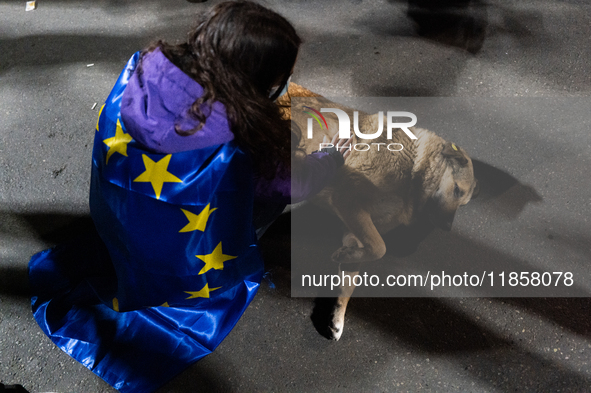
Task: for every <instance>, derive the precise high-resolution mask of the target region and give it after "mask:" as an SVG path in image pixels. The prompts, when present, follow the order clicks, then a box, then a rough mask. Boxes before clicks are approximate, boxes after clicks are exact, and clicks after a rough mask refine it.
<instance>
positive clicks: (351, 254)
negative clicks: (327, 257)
mask: <svg viewBox="0 0 591 393" xmlns="http://www.w3.org/2000/svg"><path fill="white" fill-rule="evenodd" d="M363 255H364V250H363V248H359V247H346V246H343V247H341V248H339V249H338V250H336V251H335V252H334V253H333V254H332V257H331V259H332V260H333V261H334V262H339V263H341V262H356V261H359V260H361V259H362V258H363Z"/></svg>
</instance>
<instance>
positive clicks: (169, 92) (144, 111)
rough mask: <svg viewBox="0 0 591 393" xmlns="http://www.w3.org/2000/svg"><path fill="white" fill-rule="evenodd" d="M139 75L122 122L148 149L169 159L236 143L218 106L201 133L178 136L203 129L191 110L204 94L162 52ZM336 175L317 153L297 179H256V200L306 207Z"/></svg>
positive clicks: (281, 173) (127, 94)
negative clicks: (224, 144)
mask: <svg viewBox="0 0 591 393" xmlns="http://www.w3.org/2000/svg"><path fill="white" fill-rule="evenodd" d="M140 74H141V75H138V73H137V72H135V73H134V74H133V75H132V76H131V78H130V80H129V83H128V85H127V88H126V89H125V91H124V93H123V97H122V100H121V118H122V120H123V124H124V125H125V128H126V130H127V132H128V133H129V134H130V135H131V136H132V137H133V139H135V140H136V141H137V142H139V143H140V144H142V145H143V146H144V147H145V148H147V149H149V150H152V151H154V152H156V153H164V154H170V153H178V152H181V151H187V150H194V149H202V148H205V147H209V146H213V145H219V144H222V143H225V142H229V141H231V140H233V139H234V134H233V133H232V131H231V129H230V125H229V124H228V119H227V117H226V111H225V108H224V105H223V104H221V103H219V102H216V103H214V105H213V107H212V111H211V114H210V116H209V117H208V118H207V121H206V122H205V124H204V126H203V128H202V129H201V130H200V131H198V132H196V133H195V134H193V135H189V136H181V135H179V134H177V133H176V131H175V125H176V124H178V125H179V126H180V127H181V129H185V130H188V129H191V128H194V127H196V126H197V125H198V121H197V120H195V119H194V118H192V117H191V115H190V114H189V113H188V109H189V108H190V107H191V105H192V104H193V102H195V100H197V99H198V98H199V97H200V96H201V95H202V94H203V87H201V85H199V84H198V83H197V82H196V81H195V80H193V79H192V78H191V77H189V76H188V75H187V74H185V73H184V72H183V71H181V70H180V69H179V68H178V67H177V66H175V65H174V64H173V63H172V62H171V61H170V60H168V59H167V58H166V56H164V54H163V53H162V52H161V51H160V49H156V50H154V51H153V52H150V53H147V54H145V55H144V57H143V59H142V72H141V73H140ZM285 143H290V141H287V140H286V141H285ZM336 169H337V163H336V161H335V160H334V159H333V158H332V157H331V156H330V155H328V154H326V153H312V154H310V155H308V156H306V158H305V159H304V160H303V161H302V162H301V163H300V164H299V166H298V170H297V171H294V172H293V173H294V176H293V177H292V176H290V174H289V173H285V172H288V171H285V170H281V169H280V168H278V170H277V173H278V175H277V176H276V178H275V179H273V180H265V179H263V178H260V177H256V178H255V200H256V201H257V202H262V203H272V204H289V203H297V202H301V201H303V200H305V199H308V198H310V197H312V196H314V195H315V194H316V193H317V192H319V191H320V190H322V189H323V188H324V187H325V186H326V185H327V184H328V182H330V180H331V179H332V178H333V176H334V174H335V172H336ZM296 173H297V176H296V175H295V174H296Z"/></svg>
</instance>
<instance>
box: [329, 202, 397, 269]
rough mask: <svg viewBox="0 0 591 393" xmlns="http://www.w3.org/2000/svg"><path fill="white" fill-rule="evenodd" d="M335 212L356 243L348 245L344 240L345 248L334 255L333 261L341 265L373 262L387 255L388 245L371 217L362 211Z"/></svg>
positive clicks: (343, 210) (344, 210)
mask: <svg viewBox="0 0 591 393" xmlns="http://www.w3.org/2000/svg"><path fill="white" fill-rule="evenodd" d="M335 210H336V212H337V214H338V215H339V217H340V218H341V220H342V221H343V222H344V223H345V225H346V226H347V228H348V229H349V230H350V231H351V233H352V235H349V236H354V237H355V239H356V241H355V242H349V243H347V242H346V241H345V239H343V246H342V247H341V248H339V249H338V250H336V251H335V252H334V253H333V254H332V260H333V261H335V262H340V263H357V262H371V261H376V260H378V259H380V258H382V257H383V256H384V255H385V254H386V244H385V243H384V240H383V239H382V236H381V235H380V233H379V232H378V230H377V229H376V226H375V225H374V223H373V220H372V219H371V215H370V214H369V213H368V212H367V211H365V210H361V209H357V210H351V209H347V208H344V209H338V208H336V207H335Z"/></svg>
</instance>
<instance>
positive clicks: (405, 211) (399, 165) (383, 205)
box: [279, 83, 477, 340]
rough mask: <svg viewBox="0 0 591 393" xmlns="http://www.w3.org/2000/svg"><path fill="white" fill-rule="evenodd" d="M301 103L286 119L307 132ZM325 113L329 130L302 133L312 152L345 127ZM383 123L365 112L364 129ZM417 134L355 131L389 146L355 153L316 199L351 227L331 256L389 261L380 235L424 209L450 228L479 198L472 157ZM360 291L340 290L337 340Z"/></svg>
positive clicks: (300, 91)
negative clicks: (458, 212) (461, 208)
mask: <svg viewBox="0 0 591 393" xmlns="http://www.w3.org/2000/svg"><path fill="white" fill-rule="evenodd" d="M290 96H291V97H311V98H309V99H307V100H306V105H308V106H311V107H315V108H321V107H323V108H339V109H343V110H345V112H347V113H348V114H349V118H350V119H351V120H353V110H351V109H349V108H345V107H343V106H341V105H338V104H336V103H332V102H329V101H327V100H326V99H324V98H322V97H320V96H319V95H318V94H315V93H312V92H310V91H309V90H307V89H305V88H303V87H301V86H298V85H296V84H293V83H292V84H290V86H289V95H285V96H283V97H282V98H281V99H280V101H279V102H280V104H285V105H289V104H290V103H291V98H290ZM298 105H300V104H296V105H295V106H294V107H293V108H292V109H293V110H291V111H290V110H289V109H287V108H286V116H287V117H290V118H291V119H292V121H293V122H295V124H297V125H298V126H299V128H300V129H301V130H302V133H304V132H305V130H306V129H307V119H308V116H307V115H306V114H305V113H304V111H303V107H302V108H298V107H297V106H298ZM302 106H303V105H302ZM324 116H325V118H326V120H327V123H328V130H322V131H321V130H320V127H319V126H317V127H315V128H314V137H313V139H307V138H306V135H302V140H301V144H300V147H301V149H302V150H305V152H306V153H311V152H312V151H315V150H318V148H319V144H320V143H321V142H322V139H323V136H324V135H327V136H328V138H329V140H330V139H331V137H332V134H334V133H336V132H337V130H338V121H337V118H336V116H335V115H333V114H331V113H324ZM378 121H379V118H378V114H374V115H368V114H364V113H361V112H360V113H359V129H360V130H361V131H362V132H365V133H372V132H375V130H377V129H378ZM383 124H384V125H385V124H386V121H385V119H384V123H383ZM411 131H412V132H413V133H414V134H415V135H416V136H417V138H418V139H416V140H411V139H410V138H409V137H408V136H407V135H406V134H405V133H404V131H402V130H401V129H398V130H394V131H393V133H392V139H391V140H388V139H386V132H385V131H384V132H383V133H382V135H381V136H379V137H378V138H376V139H373V140H365V139H360V138H358V137H357V136H354V139H353V141H352V144H355V143H369V144H371V143H383V144H382V145H380V150H379V151H378V150H377V145H372V148H370V149H369V150H368V151H356V150H353V151H352V152H351V154H350V156H349V157H348V158H347V160H346V162H345V165H344V166H343V167H342V168H341V169H340V170H339V171H338V173H337V175H336V178H335V179H334V181H333V182H332V183H331V185H330V186H328V187H326V188H325V189H324V190H323V191H321V192H320V193H319V194H318V195H317V196H316V197H315V198H313V200H312V202H313V203H315V204H318V205H321V206H323V207H325V208H328V209H330V210H331V211H333V212H334V213H335V214H336V215H337V216H338V217H339V218H340V219H341V220H342V221H343V223H344V224H345V226H346V227H347V231H346V233H345V235H344V236H343V245H342V247H340V248H339V249H338V250H336V251H335V252H334V253H333V254H332V260H333V261H334V262H339V263H343V264H347V263H348V264H350V263H360V262H368V261H375V260H378V259H380V258H382V257H383V256H384V254H385V253H386V245H385V243H384V240H383V239H382V236H381V234H384V233H386V232H388V231H389V230H391V229H393V228H395V227H397V226H398V225H409V224H411V222H412V221H413V220H414V219H415V218H416V216H417V214H418V213H419V212H425V213H426V214H428V216H429V218H430V219H431V221H432V222H433V224H435V225H436V226H438V227H440V228H442V229H445V230H450V229H451V225H452V222H453V219H454V215H455V212H456V210H457V208H458V207H459V206H461V205H464V204H466V203H468V201H470V199H471V198H472V197H473V196H475V195H476V193H477V182H476V180H475V178H474V171H473V167H472V161H471V160H470V157H468V155H467V154H466V152H465V151H464V150H463V149H461V148H460V147H457V146H456V145H454V144H452V143H449V142H446V141H444V140H443V139H442V138H440V137H439V136H437V135H435V134H434V133H432V132H430V131H427V130H425V129H421V128H411ZM329 134H330V135H329ZM390 143H400V144H402V145H403V146H404V148H403V150H401V151H396V152H394V151H389V150H387V149H386V145H388V144H390ZM341 266H347V265H341ZM349 266H352V265H349ZM353 266H354V265H353ZM343 270H345V274H346V275H350V276H351V278H353V277H354V276H355V275H356V274H358V271H346V270H347V268H345V269H343ZM349 270H351V269H349ZM339 274H340V273H339ZM351 282H353V280H351ZM354 289H355V287H354V286H351V287H341V288H340V296H339V298H338V299H337V301H336V303H335V306H334V309H333V311H332V318H331V319H332V321H331V323H330V325H331V326H329V329H330V332H331V333H330V335H331V336H332V337H331V338H332V339H335V340H338V339H339V338H340V336H341V334H342V332H343V326H344V315H345V310H346V307H347V303H348V301H349V298H350V296H351V294H352V293H353V290H354Z"/></svg>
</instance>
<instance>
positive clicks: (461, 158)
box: [441, 142, 468, 166]
mask: <svg viewBox="0 0 591 393" xmlns="http://www.w3.org/2000/svg"><path fill="white" fill-rule="evenodd" d="M441 154H442V155H443V157H445V158H446V159H448V160H454V161H456V162H457V163H458V164H460V165H461V166H465V165H466V164H468V159H467V158H466V154H465V153H464V152H463V151H462V150H461V149H460V148H459V147H457V146H456V145H454V144H453V143H451V142H447V143H446V144H445V145H444V146H443V150H442V152H441Z"/></svg>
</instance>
